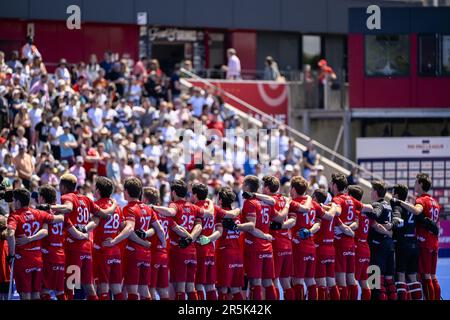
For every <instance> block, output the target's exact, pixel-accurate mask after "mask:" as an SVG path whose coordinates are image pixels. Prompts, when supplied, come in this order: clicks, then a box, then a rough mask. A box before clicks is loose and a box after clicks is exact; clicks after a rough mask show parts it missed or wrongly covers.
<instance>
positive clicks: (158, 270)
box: [150, 253, 169, 288]
mask: <svg viewBox="0 0 450 320" xmlns="http://www.w3.org/2000/svg"><path fill="white" fill-rule="evenodd" d="M151 269H152V279H151V282H150V287H151V288H167V287H169V257H168V256H167V253H163V254H158V253H157V254H152V268H151Z"/></svg>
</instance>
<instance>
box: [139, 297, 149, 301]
mask: <svg viewBox="0 0 450 320" xmlns="http://www.w3.org/2000/svg"><path fill="white" fill-rule="evenodd" d="M141 300H147V301H148V300H152V296H148V297H141Z"/></svg>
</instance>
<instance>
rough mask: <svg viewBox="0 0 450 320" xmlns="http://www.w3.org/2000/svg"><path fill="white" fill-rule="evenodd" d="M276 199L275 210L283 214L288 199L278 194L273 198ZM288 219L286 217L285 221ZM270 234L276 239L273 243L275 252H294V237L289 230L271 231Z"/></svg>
mask: <svg viewBox="0 0 450 320" xmlns="http://www.w3.org/2000/svg"><path fill="white" fill-rule="evenodd" d="M273 198H274V199H275V206H274V208H275V210H276V211H277V212H281V211H282V210H283V208H284V206H285V205H286V199H285V198H284V197H283V195H282V194H280V193H278V194H275V195H274V196H273ZM287 219H288V217H287V216H286V218H285V221H286V220H287ZM270 234H271V235H272V236H273V237H274V240H273V241H272V247H273V251H277V252H280V251H291V250H292V236H291V231H290V230H289V229H281V230H270Z"/></svg>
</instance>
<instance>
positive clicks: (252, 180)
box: [244, 176, 259, 192]
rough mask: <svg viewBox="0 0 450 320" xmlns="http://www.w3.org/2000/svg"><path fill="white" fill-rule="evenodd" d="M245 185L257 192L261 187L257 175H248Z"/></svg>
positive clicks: (251, 190)
mask: <svg viewBox="0 0 450 320" xmlns="http://www.w3.org/2000/svg"><path fill="white" fill-rule="evenodd" d="M244 185H245V186H247V187H248V188H249V191H250V192H257V191H258V189H259V179H258V177H256V176H246V177H245V178H244Z"/></svg>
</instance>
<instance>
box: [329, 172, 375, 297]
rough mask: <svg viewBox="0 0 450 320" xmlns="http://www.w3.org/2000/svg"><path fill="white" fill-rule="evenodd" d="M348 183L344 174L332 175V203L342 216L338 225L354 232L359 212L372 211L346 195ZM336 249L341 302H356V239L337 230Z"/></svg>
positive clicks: (367, 206)
mask: <svg viewBox="0 0 450 320" xmlns="http://www.w3.org/2000/svg"><path fill="white" fill-rule="evenodd" d="M347 186H348V182H347V177H346V176H345V175H344V174H342V173H333V174H332V175H331V192H332V193H333V195H334V197H333V199H332V202H333V203H335V204H336V205H337V210H338V212H340V216H339V218H338V219H337V224H338V225H340V224H341V223H343V224H345V225H347V226H349V227H350V228H351V229H352V230H353V231H355V230H356V229H358V223H359V220H358V216H357V213H356V212H357V211H361V210H362V209H363V208H364V210H366V211H371V210H372V207H371V206H370V205H363V204H362V203H361V202H360V201H358V200H356V199H354V198H352V197H351V196H349V195H347V194H345V190H346V189H347ZM334 239H335V241H334V248H335V250H336V281H337V284H338V287H339V294H340V299H341V300H348V299H349V298H350V299H352V300H356V299H357V297H358V286H357V284H356V279H355V241H354V238H353V237H351V236H348V235H346V234H343V233H342V232H341V231H340V229H335V237H334Z"/></svg>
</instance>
